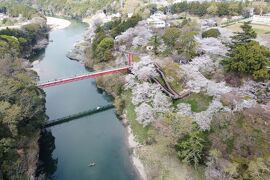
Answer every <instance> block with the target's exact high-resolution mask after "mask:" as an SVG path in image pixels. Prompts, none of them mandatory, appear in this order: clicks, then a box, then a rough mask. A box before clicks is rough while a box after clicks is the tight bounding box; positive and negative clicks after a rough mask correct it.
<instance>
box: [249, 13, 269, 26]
mask: <svg viewBox="0 0 270 180" xmlns="http://www.w3.org/2000/svg"><path fill="white" fill-rule="evenodd" d="M251 21H252V23H253V24H262V25H270V14H265V15H263V16H259V15H254V16H252V17H251Z"/></svg>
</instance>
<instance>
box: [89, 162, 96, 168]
mask: <svg viewBox="0 0 270 180" xmlns="http://www.w3.org/2000/svg"><path fill="white" fill-rule="evenodd" d="M95 165H96V163H95V162H91V163H90V164H89V165H88V167H92V166H95Z"/></svg>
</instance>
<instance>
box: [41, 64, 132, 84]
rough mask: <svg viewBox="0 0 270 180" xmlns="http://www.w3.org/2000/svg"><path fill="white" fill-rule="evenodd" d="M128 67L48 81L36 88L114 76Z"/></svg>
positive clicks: (125, 70)
mask: <svg viewBox="0 0 270 180" xmlns="http://www.w3.org/2000/svg"><path fill="white" fill-rule="evenodd" d="M128 69H129V67H128V66H127V67H122V68H117V69H110V70H106V71H100V72H94V73H89V74H84V75H80V76H75V77H70V78H65V79H58V80H55V81H50V82H45V83H40V84H38V86H39V87H40V88H47V87H51V86H57V85H62V84H67V83H70V82H75V81H81V80H85V79H90V78H96V77H99V76H104V75H107V74H115V73H120V72H127V71H128Z"/></svg>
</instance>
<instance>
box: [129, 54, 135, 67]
mask: <svg viewBox="0 0 270 180" xmlns="http://www.w3.org/2000/svg"><path fill="white" fill-rule="evenodd" d="M133 62H134V54H132V53H128V65H129V66H131V65H132V64H133Z"/></svg>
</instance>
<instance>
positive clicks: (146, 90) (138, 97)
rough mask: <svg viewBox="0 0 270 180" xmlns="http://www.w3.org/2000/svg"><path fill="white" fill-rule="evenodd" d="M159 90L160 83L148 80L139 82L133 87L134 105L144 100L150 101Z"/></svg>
mask: <svg viewBox="0 0 270 180" xmlns="http://www.w3.org/2000/svg"><path fill="white" fill-rule="evenodd" d="M158 91H160V86H159V85H158V84H155V83H154V84H151V83H148V82H143V83H142V84H138V85H137V86H136V87H134V88H133V89H132V103H133V104H134V105H139V104H140V103H143V102H150V101H152V100H153V98H154V96H155V94H156V93H157V92H158Z"/></svg>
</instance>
